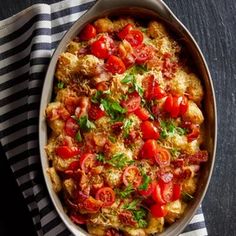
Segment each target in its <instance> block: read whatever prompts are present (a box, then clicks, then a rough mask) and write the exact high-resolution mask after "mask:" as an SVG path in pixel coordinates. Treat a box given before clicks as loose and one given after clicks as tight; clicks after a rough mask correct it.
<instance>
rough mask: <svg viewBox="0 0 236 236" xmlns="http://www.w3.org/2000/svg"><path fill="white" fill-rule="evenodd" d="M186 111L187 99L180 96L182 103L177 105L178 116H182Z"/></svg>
mask: <svg viewBox="0 0 236 236" xmlns="http://www.w3.org/2000/svg"><path fill="white" fill-rule="evenodd" d="M187 110H188V99H187V97H186V96H182V101H181V103H180V105H179V111H180V114H181V115H184V114H185V112H186V111H187Z"/></svg>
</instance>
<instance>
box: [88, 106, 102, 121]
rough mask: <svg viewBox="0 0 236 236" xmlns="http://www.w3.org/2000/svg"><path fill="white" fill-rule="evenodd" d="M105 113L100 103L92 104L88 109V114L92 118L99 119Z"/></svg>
mask: <svg viewBox="0 0 236 236" xmlns="http://www.w3.org/2000/svg"><path fill="white" fill-rule="evenodd" d="M104 115H105V112H104V111H103V110H102V109H101V108H100V107H99V106H98V105H94V104H92V105H91V107H90V109H89V111H88V116H89V118H90V119H92V120H98V119H99V118H101V117H103V116H104Z"/></svg>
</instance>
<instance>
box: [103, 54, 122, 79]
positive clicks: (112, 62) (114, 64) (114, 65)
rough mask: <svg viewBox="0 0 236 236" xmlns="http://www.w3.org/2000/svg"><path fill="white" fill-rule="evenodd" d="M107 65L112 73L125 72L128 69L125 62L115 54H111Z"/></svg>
mask: <svg viewBox="0 0 236 236" xmlns="http://www.w3.org/2000/svg"><path fill="white" fill-rule="evenodd" d="M105 67H106V69H107V70H108V71H109V72H111V73H112V74H116V73H117V74H123V73H124V72H125V70H126V68H125V64H124V62H123V61H122V60H121V59H120V58H119V57H117V56H114V55H111V56H109V58H108V60H107V62H106V64H105Z"/></svg>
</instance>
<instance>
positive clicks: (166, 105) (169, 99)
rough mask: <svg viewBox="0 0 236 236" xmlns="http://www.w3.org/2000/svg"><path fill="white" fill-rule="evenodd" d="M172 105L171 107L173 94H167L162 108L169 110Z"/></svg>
mask: <svg viewBox="0 0 236 236" xmlns="http://www.w3.org/2000/svg"><path fill="white" fill-rule="evenodd" d="M172 107H173V96H172V95H171V94H169V95H168V96H167V98H166V100H165V103H164V107H163V108H164V110H165V111H167V112H171V110H172Z"/></svg>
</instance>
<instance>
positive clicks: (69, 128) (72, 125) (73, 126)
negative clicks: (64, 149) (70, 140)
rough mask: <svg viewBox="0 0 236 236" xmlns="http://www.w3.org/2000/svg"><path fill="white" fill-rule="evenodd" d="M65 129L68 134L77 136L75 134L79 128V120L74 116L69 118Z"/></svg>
mask: <svg viewBox="0 0 236 236" xmlns="http://www.w3.org/2000/svg"><path fill="white" fill-rule="evenodd" d="M64 130H65V132H66V134H67V135H69V136H71V137H75V135H76V134H77V132H78V130H79V125H78V123H77V121H76V120H75V119H73V118H71V117H70V118H69V119H68V120H67V121H66V124H65V127H64Z"/></svg>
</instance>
